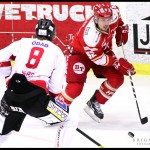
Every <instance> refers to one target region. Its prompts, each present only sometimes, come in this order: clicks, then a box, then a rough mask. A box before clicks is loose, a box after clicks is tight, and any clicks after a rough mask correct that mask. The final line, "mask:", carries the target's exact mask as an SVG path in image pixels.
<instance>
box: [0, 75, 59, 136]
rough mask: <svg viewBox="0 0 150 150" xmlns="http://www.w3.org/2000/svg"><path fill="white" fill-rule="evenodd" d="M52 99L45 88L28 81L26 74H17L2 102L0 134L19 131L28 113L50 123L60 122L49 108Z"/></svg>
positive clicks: (0, 107)
mask: <svg viewBox="0 0 150 150" xmlns="http://www.w3.org/2000/svg"><path fill="white" fill-rule="evenodd" d="M50 99H51V96H49V95H47V94H46V92H45V90H44V89H43V88H41V87H38V86H36V85H34V84H32V83H30V82H28V81H27V79H26V77H25V76H24V75H21V74H15V75H14V76H13V77H12V79H11V80H10V82H9V84H8V88H7V90H6V91H5V93H4V96H3V98H2V100H1V103H0V134H1V135H5V134H8V133H9V132H11V131H12V130H15V131H19V130H20V128H21V125H22V123H23V121H24V119H25V117H26V115H27V114H28V115H30V116H32V117H35V118H38V119H40V120H42V121H46V122H47V121H49V122H48V123H51V122H59V120H58V119H57V118H56V117H54V116H53V115H51V114H50V112H49V111H48V110H47V105H48V103H49V101H50ZM44 116H45V118H46V116H48V117H47V118H49V120H48V119H47V118H46V119H45V118H44ZM42 117H43V118H42ZM41 118H42V119H41ZM44 119H45V120H44Z"/></svg>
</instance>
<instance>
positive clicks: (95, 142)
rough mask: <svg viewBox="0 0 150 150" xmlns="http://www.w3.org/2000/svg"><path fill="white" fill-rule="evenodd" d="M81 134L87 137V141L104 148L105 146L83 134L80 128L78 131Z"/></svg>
mask: <svg viewBox="0 0 150 150" xmlns="http://www.w3.org/2000/svg"><path fill="white" fill-rule="evenodd" d="M76 130H77V131H78V132H79V133H81V134H82V135H83V136H85V137H86V138H87V139H89V140H90V141H91V142H93V143H94V144H96V145H97V146H99V147H101V148H103V146H102V145H101V144H100V143H98V142H97V141H95V140H94V139H93V138H91V137H90V136H89V135H87V134H86V133H85V132H83V131H82V130H80V129H79V128H77V129H76Z"/></svg>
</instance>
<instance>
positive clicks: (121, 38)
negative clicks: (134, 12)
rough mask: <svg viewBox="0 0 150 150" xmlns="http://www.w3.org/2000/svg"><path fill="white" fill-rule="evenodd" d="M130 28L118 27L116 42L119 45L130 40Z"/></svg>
mask: <svg viewBox="0 0 150 150" xmlns="http://www.w3.org/2000/svg"><path fill="white" fill-rule="evenodd" d="M128 30H129V27H128V26H127V25H126V26H118V27H117V29H116V36H115V38H116V44H117V46H118V47H119V46H121V45H122V44H123V45H125V44H126V43H127V41H128Z"/></svg>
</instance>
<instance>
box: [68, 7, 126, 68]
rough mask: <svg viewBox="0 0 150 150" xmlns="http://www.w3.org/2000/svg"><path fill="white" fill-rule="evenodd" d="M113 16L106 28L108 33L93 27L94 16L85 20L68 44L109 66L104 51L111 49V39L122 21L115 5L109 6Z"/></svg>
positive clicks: (95, 60)
mask: <svg viewBox="0 0 150 150" xmlns="http://www.w3.org/2000/svg"><path fill="white" fill-rule="evenodd" d="M111 7H112V10H113V16H112V19H111V22H110V25H109V29H108V30H107V33H108V34H103V33H101V32H100V31H98V30H97V29H96V27H95V23H94V16H92V17H91V18H89V19H88V20H87V21H85V22H84V23H83V25H82V27H81V28H80V30H79V31H78V32H77V34H76V35H75V37H74V39H73V40H72V42H71V43H70V46H72V47H73V49H74V50H75V51H76V52H78V53H82V54H83V55H85V56H86V57H88V58H89V59H90V60H91V61H93V62H94V63H95V64H97V65H102V66H109V65H111V61H110V62H109V57H107V55H106V53H107V52H108V51H111V50H112V39H113V37H114V33H115V31H116V29H117V27H118V26H122V25H123V24H124V22H123V21H122V19H121V15H120V11H119V8H118V7H117V6H111Z"/></svg>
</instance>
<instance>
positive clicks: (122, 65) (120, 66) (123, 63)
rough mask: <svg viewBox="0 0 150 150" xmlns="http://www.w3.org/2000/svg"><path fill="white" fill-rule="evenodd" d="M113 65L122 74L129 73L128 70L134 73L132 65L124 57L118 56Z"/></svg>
mask: <svg viewBox="0 0 150 150" xmlns="http://www.w3.org/2000/svg"><path fill="white" fill-rule="evenodd" d="M113 66H114V67H115V68H116V69H117V70H119V71H120V72H121V73H122V74H124V75H127V76H128V75H129V73H128V72H130V74H131V75H134V74H135V73H136V71H135V69H134V67H133V65H132V64H131V63H129V62H128V61H127V60H125V59H124V58H120V59H119V60H118V61H116V62H115V63H114V64H113Z"/></svg>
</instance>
